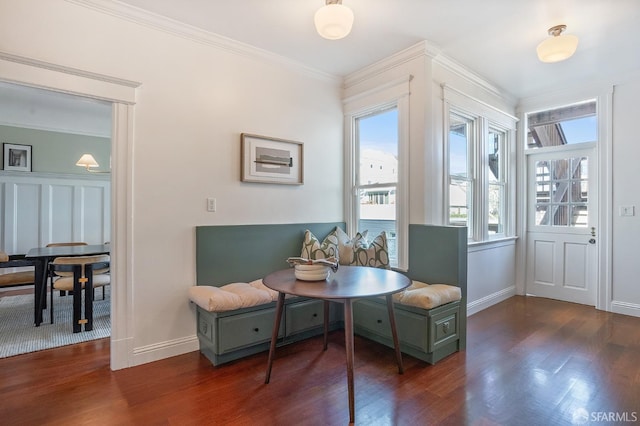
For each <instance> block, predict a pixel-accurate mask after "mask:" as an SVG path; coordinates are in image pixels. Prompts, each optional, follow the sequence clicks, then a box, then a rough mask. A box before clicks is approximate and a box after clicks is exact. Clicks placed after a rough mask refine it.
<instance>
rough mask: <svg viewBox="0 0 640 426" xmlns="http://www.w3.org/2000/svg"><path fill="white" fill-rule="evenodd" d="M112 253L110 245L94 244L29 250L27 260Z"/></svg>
mask: <svg viewBox="0 0 640 426" xmlns="http://www.w3.org/2000/svg"><path fill="white" fill-rule="evenodd" d="M110 252H111V245H110V244H94V245H86V246H58V247H37V248H32V249H31V250H29V251H28V252H27V254H26V256H25V258H44V257H62V256H92V255H94V254H107V253H110Z"/></svg>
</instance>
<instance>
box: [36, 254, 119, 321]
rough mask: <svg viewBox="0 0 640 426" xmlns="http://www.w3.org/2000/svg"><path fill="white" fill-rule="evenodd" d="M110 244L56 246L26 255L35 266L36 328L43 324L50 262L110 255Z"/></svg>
mask: <svg viewBox="0 0 640 426" xmlns="http://www.w3.org/2000/svg"><path fill="white" fill-rule="evenodd" d="M110 252H111V245H110V244H89V245H79V246H56V247H36V248H32V249H31V250H29V251H28V252H27V254H26V255H25V259H31V260H33V262H34V266H35V282H34V286H33V288H34V290H33V291H34V301H33V317H34V318H33V321H34V325H35V326H36V327H39V326H40V324H42V312H43V310H44V309H45V308H46V306H47V304H46V301H47V278H48V277H47V275H48V274H47V268H48V265H49V262H51V260H53V259H55V258H56V257H69V256H94V255H98V254H109V253H110Z"/></svg>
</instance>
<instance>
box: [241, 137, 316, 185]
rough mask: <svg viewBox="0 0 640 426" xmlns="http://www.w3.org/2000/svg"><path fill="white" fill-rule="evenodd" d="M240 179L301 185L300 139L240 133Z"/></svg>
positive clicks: (301, 155) (301, 156)
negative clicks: (293, 139)
mask: <svg viewBox="0 0 640 426" xmlns="http://www.w3.org/2000/svg"><path fill="white" fill-rule="evenodd" d="M241 141H242V148H241V157H242V167H241V169H242V176H241V179H242V181H243V182H262V183H281V184H287V185H302V183H303V182H304V179H303V154H302V145H303V144H302V142H296V141H289V140H285V139H277V138H269V137H266V136H258V135H251V134H248V133H242V134H241Z"/></svg>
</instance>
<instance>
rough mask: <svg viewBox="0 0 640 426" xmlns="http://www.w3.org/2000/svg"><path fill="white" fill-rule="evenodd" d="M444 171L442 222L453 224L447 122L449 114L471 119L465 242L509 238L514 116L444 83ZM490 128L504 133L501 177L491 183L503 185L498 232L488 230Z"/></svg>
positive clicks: (510, 232) (512, 216) (511, 212)
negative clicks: (451, 219)
mask: <svg viewBox="0 0 640 426" xmlns="http://www.w3.org/2000/svg"><path fill="white" fill-rule="evenodd" d="M443 89H444V131H443V135H444V138H443V139H444V153H445V159H444V167H443V169H444V175H445V176H446V179H445V182H446V185H447V187H446V188H445V190H444V191H443V192H444V197H443V199H444V205H445V206H446V208H445V212H444V217H443V223H445V224H447V225H450V226H456V225H455V224H453V223H452V222H451V221H450V187H449V185H450V183H451V174H450V170H449V169H450V149H449V148H450V140H449V136H450V132H449V129H450V122H451V115H452V114H453V115H456V116H458V117H461V118H466V119H467V120H472V121H473V134H472V135H471V140H470V141H469V143H470V145H471V146H469V147H468V149H467V152H468V155H469V156H470V158H468V166H467V167H468V175H469V178H468V179H469V181H470V182H471V185H472V187H471V191H472V193H471V201H470V204H471V205H470V206H469V208H468V211H469V213H468V215H469V217H468V219H467V223H468V224H469V229H468V239H469V243H482V242H487V241H493V240H500V239H504V238H509V237H510V236H512V235H513V229H514V222H515V219H514V217H515V194H514V190H515V182H513V180H514V177H515V170H514V165H513V164H514V163H515V161H510V160H511V159H513V158H514V153H515V143H516V138H515V128H516V123H517V121H518V119H517V118H516V117H513V116H511V115H509V114H507V113H505V112H503V111H500V110H499V109H497V108H495V107H493V106H490V105H487V104H486V103H484V102H481V101H479V100H477V99H474V98H472V97H469V96H467V95H466V94H464V93H462V92H459V91H457V90H455V89H453V88H451V87H450V86H444V87H443ZM492 131H495V132H501V133H503V134H504V141H503V143H502V146H503V151H504V152H503V155H502V157H503V158H502V159H501V167H502V169H501V171H502V179H501V180H500V181H499V182H495V183H492V184H496V185H500V186H501V187H502V188H503V191H502V192H503V199H502V232H496V233H494V234H490V233H489V153H488V149H487V141H488V139H489V135H490V133H491V132H492Z"/></svg>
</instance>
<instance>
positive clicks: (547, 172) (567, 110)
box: [527, 101, 598, 227]
mask: <svg viewBox="0 0 640 426" xmlns="http://www.w3.org/2000/svg"><path fill="white" fill-rule="evenodd" d="M527 127H528V133H527V149H541V148H546V147H560V146H567V145H575V144H580V143H588V142H597V140H598V126H597V109H596V101H589V102H584V103H580V104H575V105H569V106H565V107H561V108H556V109H553V110H548V111H541V112H535V113H530V114H527ZM588 170H589V168H588V159H587V158H585V157H573V156H567V157H566V158H559V159H557V158H556V159H551V158H549V159H541V160H537V161H536V162H535V185H536V191H535V211H536V213H535V225H536V226H552V227H558V226H561V227H567V226H568V227H587V226H588V223H589V218H588V201H589V193H588V190H589V185H588V183H589V173H588Z"/></svg>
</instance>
